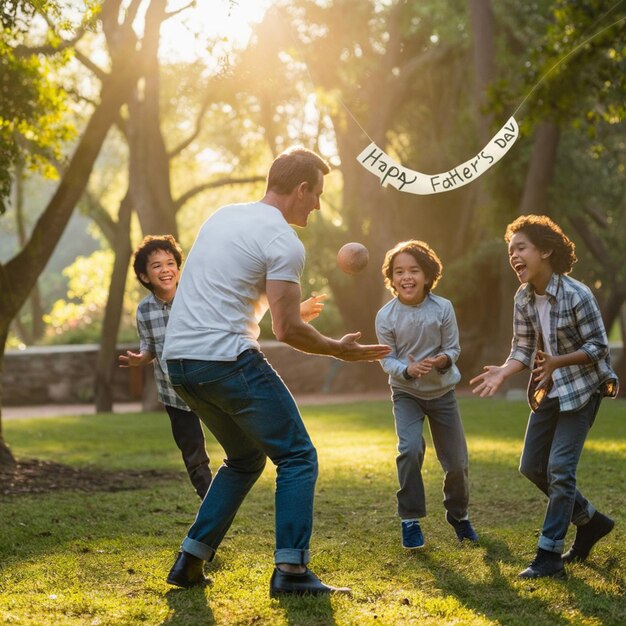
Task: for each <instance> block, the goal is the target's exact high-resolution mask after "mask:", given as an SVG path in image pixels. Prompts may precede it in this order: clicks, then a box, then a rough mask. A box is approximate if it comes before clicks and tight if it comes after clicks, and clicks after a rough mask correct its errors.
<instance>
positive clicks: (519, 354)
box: [508, 274, 617, 411]
mask: <svg viewBox="0 0 626 626" xmlns="http://www.w3.org/2000/svg"><path fill="white" fill-rule="evenodd" d="M546 294H547V295H548V299H549V302H550V305H551V307H550V349H551V352H552V354H555V355H556V354H570V353H572V352H576V351H577V350H582V351H583V352H585V353H587V354H588V355H589V358H590V359H591V363H588V364H584V365H568V366H565V367H559V368H558V369H556V370H554V373H553V374H552V380H553V381H554V386H555V388H556V390H557V394H558V397H559V406H560V409H561V411H574V410H576V409H579V408H581V407H582V406H584V405H585V404H586V403H587V402H588V401H589V398H590V397H591V395H592V394H593V393H594V392H595V391H596V390H598V389H599V388H600V387H601V386H603V385H604V384H605V383H608V382H609V381H614V384H612V385H609V387H610V388H611V389H612V390H614V391H615V392H616V390H617V376H616V375H615V372H614V371H613V370H612V369H611V358H610V355H609V342H608V339H607V336H606V331H605V330H604V323H603V321H602V316H601V315H600V309H599V308H598V304H597V302H596V299H595V298H594V296H593V294H592V293H591V290H590V289H589V287H587V286H586V285H584V284H583V283H581V282H579V281H577V280H574V279H573V278H570V277H569V276H565V275H562V274H552V277H551V278H550V282H549V283H548V286H547V287H546ZM539 332H540V331H539V324H538V314H537V308H536V306H535V292H534V289H533V288H532V286H531V285H530V284H525V285H522V286H521V287H520V288H519V289H518V291H517V293H516V294H515V307H514V312H513V341H512V345H511V353H510V355H509V358H508V360H511V359H515V360H516V361H519V362H520V363H523V364H524V365H526V366H527V367H529V368H530V367H531V366H532V363H533V358H534V355H535V349H536V347H537V336H538V333H539ZM610 395H613V392H611V394H610Z"/></svg>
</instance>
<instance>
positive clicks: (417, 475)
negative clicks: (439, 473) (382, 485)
mask: <svg viewBox="0 0 626 626" xmlns="http://www.w3.org/2000/svg"><path fill="white" fill-rule="evenodd" d="M392 391H393V415H394V418H395V421H396V434H397V435H398V456H397V457H396V466H397V469H398V481H399V483H400V489H399V490H398V493H397V498H398V515H399V516H400V518H401V519H414V518H418V517H424V516H425V515H426V495H425V492H424V481H423V479H422V464H423V462H424V454H425V452H426V442H425V441H424V437H423V432H424V420H425V418H426V417H428V424H429V426H430V433H431V435H432V438H433V445H434V446H435V452H436V453H437V458H438V459H439V463H441V467H442V468H443V471H444V479H443V495H444V500H443V506H444V507H445V509H446V510H447V511H448V512H449V513H450V515H452V517H454V518H455V519H457V520H458V519H464V518H465V517H466V516H467V506H468V502H469V476H468V455H467V444H466V442H465V433H464V431H463V424H462V423H461V416H460V415H459V408H458V405H457V402H456V395H455V393H454V390H451V391H448V393H446V394H444V395H443V396H441V397H440V398H433V399H432V400H423V399H421V398H416V397H415V396H413V395H411V394H409V393H406V392H404V391H399V390H397V389H393V390H392Z"/></svg>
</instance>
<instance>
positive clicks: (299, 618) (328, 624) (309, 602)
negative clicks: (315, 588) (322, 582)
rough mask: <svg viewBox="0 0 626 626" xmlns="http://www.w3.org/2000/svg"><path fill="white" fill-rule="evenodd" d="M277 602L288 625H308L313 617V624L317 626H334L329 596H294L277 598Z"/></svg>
mask: <svg viewBox="0 0 626 626" xmlns="http://www.w3.org/2000/svg"><path fill="white" fill-rule="evenodd" d="M277 602H278V604H279V605H280V608H281V609H282V610H283V611H284V613H285V617H286V619H287V623H288V624H293V626H299V625H300V624H303V623H305V622H308V623H310V622H311V617H312V616H315V624H316V625H319V626H335V624H337V622H336V621H335V616H334V614H333V607H332V605H331V603H330V597H329V596H327V595H326V596H300V597H298V596H296V597H279V598H277Z"/></svg>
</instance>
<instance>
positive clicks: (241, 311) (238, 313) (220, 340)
mask: <svg viewBox="0 0 626 626" xmlns="http://www.w3.org/2000/svg"><path fill="white" fill-rule="evenodd" d="M303 269H304V246H303V245H302V242H301V241H300V239H298V236H297V235H296V233H295V231H294V230H293V228H291V226H289V224H288V223H287V221H286V220H285V218H284V217H283V214H282V213H281V212H280V211H279V210H278V209H277V208H276V207H274V206H271V205H269V204H264V203H263V202H252V203H248V204H233V205H229V206H225V207H222V208H221V209H219V210H218V211H216V212H215V213H214V214H213V215H212V216H211V217H209V219H208V220H207V221H206V222H205V223H204V224H203V225H202V227H201V228H200V232H199V233H198V236H197V237H196V241H195V242H194V244H193V247H192V248H191V251H190V252H189V255H188V257H187V260H186V262H185V266H184V268H183V272H182V274H181V277H180V283H179V285H178V290H177V291H176V298H175V299H174V304H173V306H172V311H171V313H170V318H169V323H168V325H167V331H166V334H165V345H164V348H163V359H164V360H167V359H197V360H200V361H234V360H235V359H236V358H237V356H238V355H239V354H241V353H242V352H243V351H244V350H247V349H248V348H256V349H258V348H259V343H258V341H257V339H258V337H259V332H260V329H259V322H260V321H261V318H262V317H263V315H264V314H265V313H266V311H267V309H268V303H267V297H266V295H265V283H266V281H267V280H284V281H288V282H294V283H299V282H300V276H301V274H302V271H303Z"/></svg>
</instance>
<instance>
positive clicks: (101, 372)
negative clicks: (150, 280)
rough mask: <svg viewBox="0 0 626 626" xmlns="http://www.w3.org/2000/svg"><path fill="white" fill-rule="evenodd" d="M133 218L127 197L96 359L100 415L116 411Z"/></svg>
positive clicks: (124, 201) (121, 214)
mask: <svg viewBox="0 0 626 626" xmlns="http://www.w3.org/2000/svg"><path fill="white" fill-rule="evenodd" d="M130 217H131V202H130V196H129V195H128V194H127V195H126V197H125V198H124V200H122V203H121V204H120V211H119V218H118V223H117V233H116V236H115V241H114V242H113V250H114V251H115V261H114V263H113V272H112V274H111V283H110V286H109V297H108V299H107V304H106V309H105V312H104V320H103V322H102V335H101V337H100V349H99V351H98V358H97V360H96V373H95V383H94V384H95V404H96V412H97V413H105V412H110V411H112V410H113V377H114V375H115V370H116V368H117V366H118V365H117V363H116V362H115V348H116V346H117V333H118V331H119V327H120V319H121V317H122V309H123V305H124V290H125V287H126V276H127V274H128V264H129V261H130V257H131V253H132V250H131V244H130Z"/></svg>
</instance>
